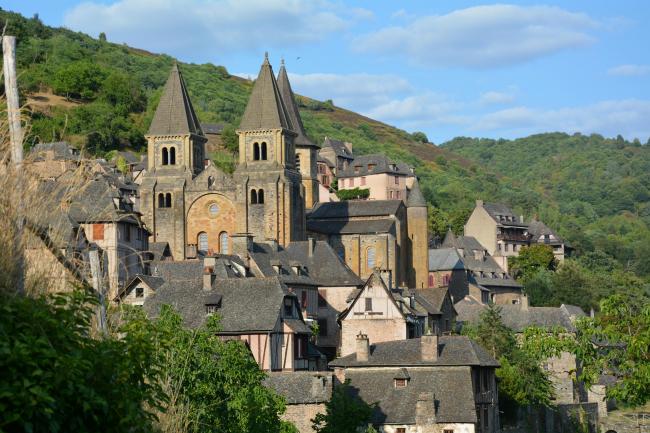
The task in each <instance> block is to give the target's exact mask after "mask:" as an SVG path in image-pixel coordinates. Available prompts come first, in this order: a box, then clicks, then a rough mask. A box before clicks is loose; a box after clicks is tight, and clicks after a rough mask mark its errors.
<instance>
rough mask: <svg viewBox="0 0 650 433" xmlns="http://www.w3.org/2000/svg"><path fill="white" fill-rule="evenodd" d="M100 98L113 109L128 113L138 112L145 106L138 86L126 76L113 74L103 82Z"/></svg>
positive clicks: (144, 99)
mask: <svg viewBox="0 0 650 433" xmlns="http://www.w3.org/2000/svg"><path fill="white" fill-rule="evenodd" d="M101 97H102V99H103V100H104V101H106V102H108V103H109V104H111V105H112V106H114V107H119V108H121V109H122V110H124V114H126V113H128V112H140V111H142V110H144V109H145V107H146V105H147V101H146V98H145V96H144V94H143V93H142V91H141V89H140V86H138V84H137V83H135V82H133V81H132V80H130V79H129V77H128V76H127V75H126V74H123V73H120V72H113V73H111V74H110V75H109V76H107V77H106V79H105V80H104V81H103V83H102V86H101Z"/></svg>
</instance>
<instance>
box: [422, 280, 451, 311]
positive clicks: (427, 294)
mask: <svg viewBox="0 0 650 433" xmlns="http://www.w3.org/2000/svg"><path fill="white" fill-rule="evenodd" d="M447 293H448V290H447V288H446V287H429V288H426V289H417V290H415V292H414V295H415V299H416V301H418V302H419V303H421V304H423V305H425V306H427V305H430V306H431V307H432V310H433V309H435V310H436V311H437V313H435V312H434V311H430V313H431V314H441V313H442V305H443V303H444V301H445V298H446V297H447Z"/></svg>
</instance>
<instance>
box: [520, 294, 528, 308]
mask: <svg viewBox="0 0 650 433" xmlns="http://www.w3.org/2000/svg"><path fill="white" fill-rule="evenodd" d="M521 309H522V310H524V311H528V296H527V295H521Z"/></svg>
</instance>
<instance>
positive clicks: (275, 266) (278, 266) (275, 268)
mask: <svg viewBox="0 0 650 433" xmlns="http://www.w3.org/2000/svg"><path fill="white" fill-rule="evenodd" d="M273 270H274V271H275V273H276V274H278V275H280V274H281V273H282V266H280V265H273Z"/></svg>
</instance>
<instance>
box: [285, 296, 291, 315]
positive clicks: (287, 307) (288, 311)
mask: <svg viewBox="0 0 650 433" xmlns="http://www.w3.org/2000/svg"><path fill="white" fill-rule="evenodd" d="M284 317H289V318H291V317H293V301H292V300H291V298H284Z"/></svg>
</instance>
